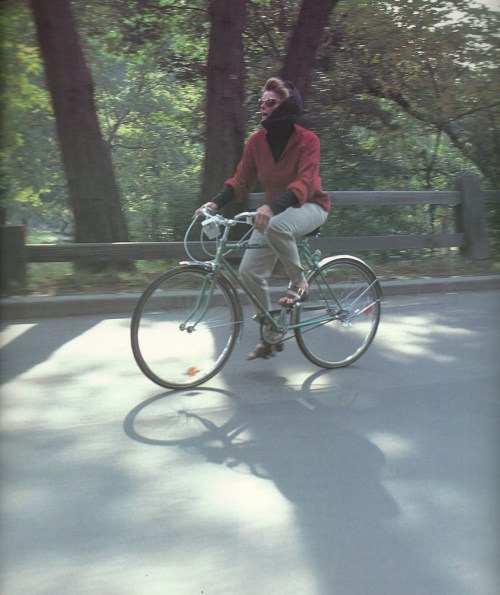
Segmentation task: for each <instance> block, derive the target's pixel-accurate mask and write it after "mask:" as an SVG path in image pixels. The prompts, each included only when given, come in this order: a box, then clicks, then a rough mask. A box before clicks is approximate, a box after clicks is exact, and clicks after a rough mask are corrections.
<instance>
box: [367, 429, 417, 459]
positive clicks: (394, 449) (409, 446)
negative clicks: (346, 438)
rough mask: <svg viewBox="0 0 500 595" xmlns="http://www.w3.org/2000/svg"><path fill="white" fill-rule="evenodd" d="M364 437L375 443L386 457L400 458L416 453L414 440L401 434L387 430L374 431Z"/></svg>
mask: <svg viewBox="0 0 500 595" xmlns="http://www.w3.org/2000/svg"><path fill="white" fill-rule="evenodd" d="M366 438H368V439H369V440H370V442H373V444H375V445H377V446H378V447H379V448H380V450H381V451H382V452H383V453H384V455H385V457H386V458H388V459H402V458H404V457H408V456H417V455H418V448H417V446H416V444H415V442H414V441H413V440H409V439H408V438H404V437H403V436H397V435H396V434H390V433H388V432H374V433H370V434H369V435H367V436H366Z"/></svg>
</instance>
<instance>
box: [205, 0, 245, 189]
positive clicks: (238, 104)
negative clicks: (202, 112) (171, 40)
mask: <svg viewBox="0 0 500 595" xmlns="http://www.w3.org/2000/svg"><path fill="white" fill-rule="evenodd" d="M245 10H246V0H212V2H211V3H210V8H209V13H210V23H211V29H210V40H209V51H208V62H207V99H206V101H207V103H206V119H207V120H206V121H207V126H206V145H205V151H206V157H205V166H204V175H203V183H202V200H207V198H209V197H211V196H213V194H215V193H216V192H217V191H218V190H220V187H221V184H222V182H223V181H224V179H225V178H227V177H229V176H230V175H231V174H232V173H233V171H234V168H235V165H236V163H237V162H238V160H239V159H240V157H241V152H242V148H243V141H244V135H245V118H244V95H243V87H244V60H243V37H242V36H243V30H244V26H245Z"/></svg>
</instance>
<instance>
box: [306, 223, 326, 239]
mask: <svg viewBox="0 0 500 595" xmlns="http://www.w3.org/2000/svg"><path fill="white" fill-rule="evenodd" d="M322 227H323V226H322V225H320V226H319V227H317V228H316V229H313V230H312V231H310V232H309V233H305V234H304V235H303V236H302V237H303V238H310V237H312V236H317V235H319V234H320V232H321V228H322Z"/></svg>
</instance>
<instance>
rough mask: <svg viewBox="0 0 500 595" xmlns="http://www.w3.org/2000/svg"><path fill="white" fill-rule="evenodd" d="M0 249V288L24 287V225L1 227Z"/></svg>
mask: <svg viewBox="0 0 500 595" xmlns="http://www.w3.org/2000/svg"><path fill="white" fill-rule="evenodd" d="M0 248H1V262H2V268H1V270H0V287H1V288H2V289H7V288H8V287H9V286H12V285H14V284H15V285H18V286H20V287H24V285H25V283H26V247H25V228H24V225H1V226H0Z"/></svg>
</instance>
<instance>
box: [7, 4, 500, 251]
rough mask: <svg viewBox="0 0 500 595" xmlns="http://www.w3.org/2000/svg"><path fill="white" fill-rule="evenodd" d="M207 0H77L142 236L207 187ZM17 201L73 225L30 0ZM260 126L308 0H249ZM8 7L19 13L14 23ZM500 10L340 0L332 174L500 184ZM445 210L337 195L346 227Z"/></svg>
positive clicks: (322, 126)
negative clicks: (463, 175)
mask: <svg viewBox="0 0 500 595" xmlns="http://www.w3.org/2000/svg"><path fill="white" fill-rule="evenodd" d="M208 4H209V3H208V2H207V1H205V0H194V1H189V2H188V1H187V0H142V1H141V2H136V1H135V0H107V1H106V2H101V1H99V0H87V1H86V2H74V3H73V9H74V13H75V16H76V19H77V23H78V27H79V32H80V36H81V40H82V43H83V45H84V51H85V55H86V58H87V61H88V63H89V66H90V67H91V70H92V74H93V78H94V82H95V93H96V100H97V105H98V114H99V118H100V124H101V129H102V133H103V137H104V139H105V141H106V142H107V143H109V145H110V147H111V148H112V154H113V162H114V167H115V172H116V176H117V179H118V181H119V185H120V188H121V191H122V197H123V205H124V209H125V212H126V215H127V218H128V221H129V228H130V236H131V239H134V240H157V239H180V238H181V237H182V235H183V232H184V229H185V227H186V225H187V223H188V221H189V219H190V217H191V213H192V212H193V210H194V208H195V205H196V203H197V200H198V192H199V187H200V179H201V173H202V167H203V157H204V154H203V153H204V134H205V121H204V101H205V86H206V58H207V52H208V47H207V44H208V33H209V27H210V21H209V13H208ZM4 5H5V7H4V11H3V14H2V19H3V21H4V26H3V29H4V35H3V36H2V48H3V68H2V71H3V81H4V96H5V100H4V105H3V122H4V139H3V144H2V180H3V182H2V190H3V192H2V196H3V198H2V201H3V205H4V206H6V207H7V214H8V220H9V221H11V222H19V221H26V222H28V223H29V224H31V225H42V224H43V225H45V226H48V227H49V228H50V229H55V230H57V229H65V230H66V231H68V230H70V229H71V214H70V213H69V212H68V205H67V194H66V189H65V180H64V176H63V174H62V171H61V165H60V158H59V152H58V145H57V141H56V138H55V130H54V122H53V117H52V111H51V105H50V98H49V97H48V95H47V93H46V91H45V88H44V81H43V70H42V65H41V62H40V58H39V54H38V51H37V47H36V41H35V37H34V31H33V26H32V23H31V19H30V14H29V11H28V9H27V7H26V5H25V4H24V2H19V1H18V0H9V1H8V2H5V3H4ZM247 6H248V12H247V26H246V30H245V34H244V37H245V52H246V56H245V57H246V90H247V91H246V92H247V96H246V108H247V129H248V133H250V132H252V131H253V130H254V129H255V128H256V127H257V126H258V119H257V118H255V112H256V108H255V101H256V99H257V97H258V96H259V94H260V89H261V86H262V84H263V82H264V81H265V79H266V78H268V76H271V75H273V74H275V73H276V72H277V71H278V70H279V68H280V66H281V64H282V62H283V58H284V54H285V52H286V47H287V39H288V34H289V32H290V30H291V29H292V26H293V24H294V22H295V19H296V18H297V15H298V10H299V7H300V1H299V0H248V1H247ZM7 20H8V23H9V26H8V27H5V22H6V21H7ZM497 31H498V13H495V12H492V11H489V10H487V9H486V8H483V7H480V5H478V4H473V3H470V2H465V1H463V0H459V1H454V2H448V1H446V0H408V1H407V2H400V1H399V0H387V1H380V0H371V1H370V2H362V1H361V0H352V1H351V2H349V3H339V5H338V6H337V8H336V10H335V11H334V12H333V15H332V18H331V20H330V22H329V23H325V35H324V39H323V40H322V44H321V47H320V51H319V54H318V56H317V68H316V73H315V77H314V81H313V85H312V87H311V89H310V90H309V92H308V95H307V97H306V98H305V99H306V101H305V106H306V110H307V111H306V114H305V116H306V123H307V124H308V125H309V126H310V127H311V128H313V129H314V130H315V131H316V132H317V133H318V134H319V135H320V137H321V141H322V176H323V185H324V187H325V188H327V189H333V190H335V189H342V190H347V189H352V190H361V189H363V190H365V189H367V190H370V189H373V190H375V189H376V190H384V189H387V190H395V189H405V190H417V189H436V190H437V189H445V188H452V187H453V186H454V184H455V182H454V179H455V177H456V176H457V175H458V174H459V173H460V172H463V171H465V170H470V171H475V172H478V173H480V174H481V175H482V176H483V178H484V186H485V187H487V188H494V187H496V188H498V187H500V172H499V163H500V159H498V157H499V156H498V135H499V118H500V112H499V103H498V97H500V93H499V91H500V89H499V84H500V83H499V81H500V77H499V76H498V72H497V70H498V63H499V60H498V51H499V45H498V38H497V37H496V33H497ZM450 221H451V216H450V214H449V213H447V212H442V211H440V210H433V211H431V210H429V209H424V208H421V209H416V208H408V209H406V210H404V209H395V210H392V211H391V210H390V209H386V208H384V209H383V210H380V209H379V210H377V209H373V208H372V209H364V210H363V211H361V212H360V211H357V210H356V212H354V210H353V209H342V210H340V209H339V210H336V212H335V214H334V216H333V217H332V219H331V221H330V223H329V226H330V232H331V233H339V234H343V235H355V234H359V233H369V234H376V233H392V232H394V233H415V232H421V233H429V232H430V231H432V230H436V229H438V228H439V227H440V226H443V225H448V224H449V222H450Z"/></svg>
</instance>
